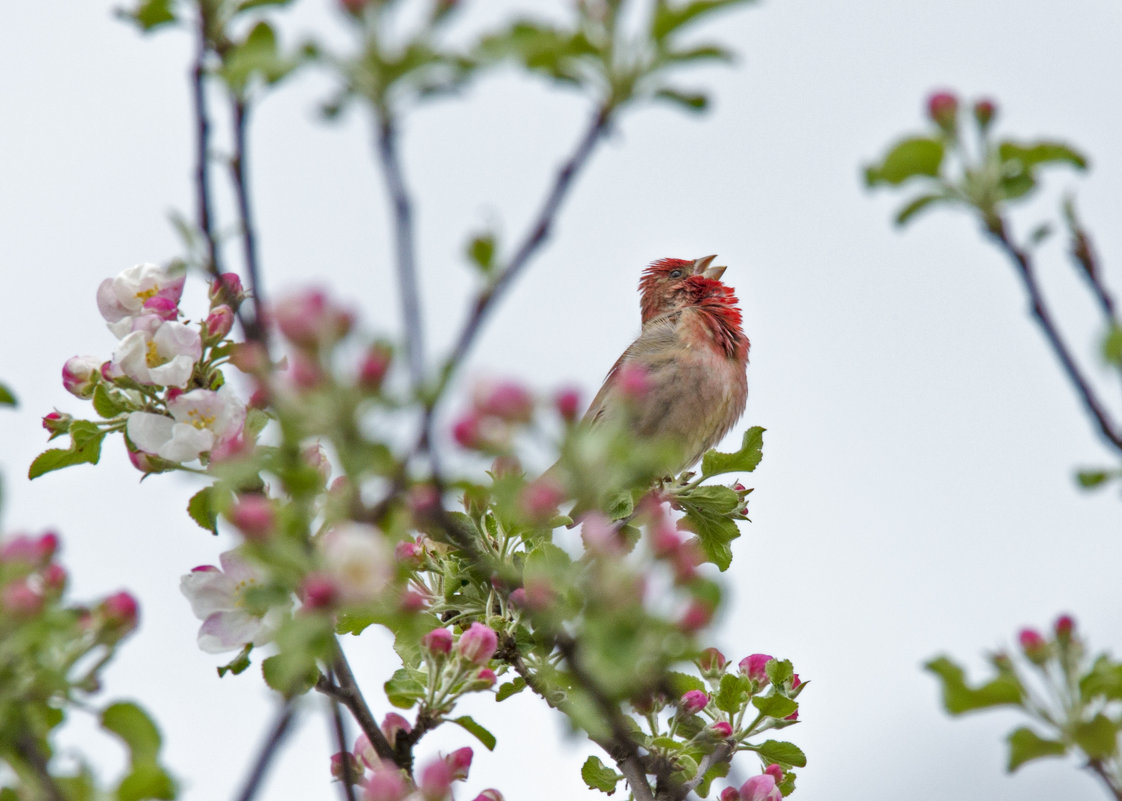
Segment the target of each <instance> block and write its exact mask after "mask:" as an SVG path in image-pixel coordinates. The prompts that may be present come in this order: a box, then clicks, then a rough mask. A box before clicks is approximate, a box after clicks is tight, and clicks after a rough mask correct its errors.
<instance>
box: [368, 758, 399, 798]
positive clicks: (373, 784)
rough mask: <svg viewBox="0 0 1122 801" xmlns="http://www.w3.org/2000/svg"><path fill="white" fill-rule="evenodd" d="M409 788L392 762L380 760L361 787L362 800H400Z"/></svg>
mask: <svg viewBox="0 0 1122 801" xmlns="http://www.w3.org/2000/svg"><path fill="white" fill-rule="evenodd" d="M408 791H409V788H408V786H407V785H406V783H405V778H404V777H403V776H402V775H401V771H400V770H399V769H398V767H397V766H396V765H394V764H393V763H392V762H381V763H379V765H378V767H376V768H375V769H374V772H373V773H371V774H370V776H369V777H367V779H366V783H365V784H364V785H363V787H362V799H363V801H401V799H403V798H405V796H406V794H407V793H408Z"/></svg>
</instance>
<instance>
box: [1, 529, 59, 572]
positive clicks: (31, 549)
mask: <svg viewBox="0 0 1122 801" xmlns="http://www.w3.org/2000/svg"><path fill="white" fill-rule="evenodd" d="M57 552H58V535H57V534H55V533H54V532H53V531H48V532H47V533H46V534H43V535H42V536H39V537H29V536H27V535H20V536H18V537H13V538H12V539H10V540H8V541H7V542H6V543H4V545H3V546H0V562H22V563H24V564H26V565H28V566H30V567H43V566H45V565H46V564H47V563H48V562H50V561H51V559H53V558H54V555H55V554H56V553H57Z"/></svg>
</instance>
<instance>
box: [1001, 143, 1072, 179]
mask: <svg viewBox="0 0 1122 801" xmlns="http://www.w3.org/2000/svg"><path fill="white" fill-rule="evenodd" d="M997 154H998V156H999V157H1000V158H1001V160H1002V161H1003V162H1017V163H1019V165H1020V167H1021V170H1022V171H1024V172H1032V170H1033V168H1034V167H1036V166H1037V165H1039V164H1054V163H1061V164H1070V165H1072V166H1073V167H1076V168H1077V169H1080V170H1082V169H1086V167H1087V159H1086V157H1085V156H1084V155H1083V154H1082V153H1080V152H1079V151H1077V150H1076V149H1075V148H1073V147H1069V146H1068V145H1065V144H1063V143H1061V142H1032V143H1030V144H1019V143H1017V142H1011V141H1006V142H1002V143H1001V144H999V145H998V147H997Z"/></svg>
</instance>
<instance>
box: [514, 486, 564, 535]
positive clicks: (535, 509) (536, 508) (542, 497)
mask: <svg viewBox="0 0 1122 801" xmlns="http://www.w3.org/2000/svg"><path fill="white" fill-rule="evenodd" d="M564 500H565V491H564V490H563V489H562V488H561V485H560V484H558V483H557V482H556V481H554V480H553V479H551V478H548V477H545V476H543V477H542V478H539V479H537V480H536V481H531V482H530V483H529V484H527V485H526V486H525V487H523V488H522V491H521V493H519V496H518V505H519V507H520V508H521V509H522V513H523V514H525V515H526V517H527V518H529V519H530V521H532V522H534V523H537V524H539V525H544V524H545V523H547V522H549V519H550V518H551V517H553V516H554V515H555V514H557V506H558V505H559V504H560V503H561V502H562V501H564Z"/></svg>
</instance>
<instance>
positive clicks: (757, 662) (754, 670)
mask: <svg viewBox="0 0 1122 801" xmlns="http://www.w3.org/2000/svg"><path fill="white" fill-rule="evenodd" d="M773 659H775V657H774V656H772V655H771V654H751V655H750V656H746V657H744V658H743V659H741V660H740V665H739V667H740V672H741V673H743V674H744V675H745V676H747V677H748V678H750V679H752V680H753V681H756V682H759V684H760V686H761V687H763V686H766V685H767V683H768V677H767V666H768V663H769V662H771V661H772V660H773Z"/></svg>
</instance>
